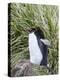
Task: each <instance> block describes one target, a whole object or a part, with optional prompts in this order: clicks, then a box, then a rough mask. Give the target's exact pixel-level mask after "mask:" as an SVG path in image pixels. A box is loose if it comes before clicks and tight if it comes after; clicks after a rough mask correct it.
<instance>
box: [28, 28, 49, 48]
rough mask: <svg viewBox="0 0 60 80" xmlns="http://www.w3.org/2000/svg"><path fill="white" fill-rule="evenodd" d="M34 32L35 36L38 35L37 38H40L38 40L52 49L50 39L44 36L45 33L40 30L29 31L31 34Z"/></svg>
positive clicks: (32, 29)
mask: <svg viewBox="0 0 60 80" xmlns="http://www.w3.org/2000/svg"><path fill="white" fill-rule="evenodd" d="M32 32H34V34H35V35H36V37H38V39H40V41H41V42H42V43H43V44H44V45H47V46H48V47H50V41H49V40H48V39H46V38H45V36H44V32H43V31H42V30H41V29H40V28H39V27H37V28H31V29H30V30H29V34H30V33H32Z"/></svg>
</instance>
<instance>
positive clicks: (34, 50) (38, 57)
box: [29, 32, 42, 64]
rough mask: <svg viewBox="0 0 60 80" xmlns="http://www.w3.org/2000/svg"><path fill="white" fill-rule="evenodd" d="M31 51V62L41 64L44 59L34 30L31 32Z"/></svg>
mask: <svg viewBox="0 0 60 80" xmlns="http://www.w3.org/2000/svg"><path fill="white" fill-rule="evenodd" d="M29 52H30V62H31V63H34V64H40V63H41V61H42V53H41V50H40V48H39V46H38V42H37V38H36V36H35V34H34V32H33V33H30V34H29Z"/></svg>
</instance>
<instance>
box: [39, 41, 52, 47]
mask: <svg viewBox="0 0 60 80" xmlns="http://www.w3.org/2000/svg"><path fill="white" fill-rule="evenodd" d="M40 40H41V41H42V42H43V43H44V44H45V45H47V46H48V47H50V46H51V44H50V42H49V40H47V39H40Z"/></svg>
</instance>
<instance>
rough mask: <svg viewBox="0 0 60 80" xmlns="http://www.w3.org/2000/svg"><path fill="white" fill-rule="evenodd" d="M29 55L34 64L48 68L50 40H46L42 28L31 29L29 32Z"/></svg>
mask: <svg viewBox="0 0 60 80" xmlns="http://www.w3.org/2000/svg"><path fill="white" fill-rule="evenodd" d="M28 45H29V53H30V62H31V63H32V64H37V65H42V66H47V65H48V64H47V56H48V47H49V46H50V42H49V40H47V39H45V37H44V33H43V31H42V30H41V29H40V28H36V29H35V28H31V30H30V31H29V39H28Z"/></svg>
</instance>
